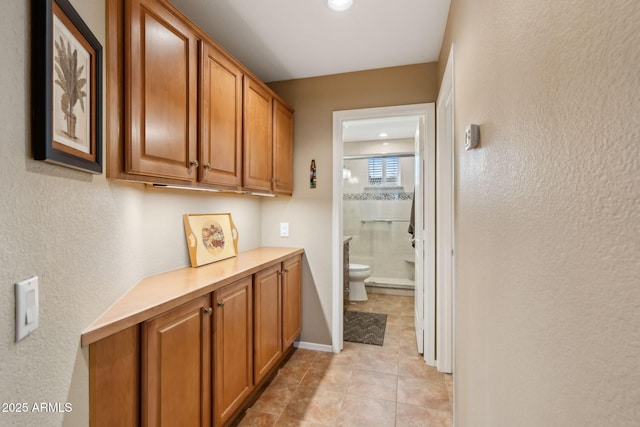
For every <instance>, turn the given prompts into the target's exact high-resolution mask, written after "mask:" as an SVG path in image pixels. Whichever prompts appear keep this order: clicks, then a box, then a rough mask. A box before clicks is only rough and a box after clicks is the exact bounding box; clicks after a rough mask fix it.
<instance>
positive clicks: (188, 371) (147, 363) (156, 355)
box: [141, 295, 211, 426]
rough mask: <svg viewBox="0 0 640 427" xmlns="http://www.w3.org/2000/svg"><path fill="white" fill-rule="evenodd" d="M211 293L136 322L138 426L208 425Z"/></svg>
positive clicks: (209, 415)
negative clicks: (139, 374)
mask: <svg viewBox="0 0 640 427" xmlns="http://www.w3.org/2000/svg"><path fill="white" fill-rule="evenodd" d="M210 313H211V298H210V296H209V295H206V296H203V297H200V298H198V299H196V300H194V301H192V302H190V303H187V304H185V305H182V306H180V307H178V308H176V309H174V310H172V311H169V312H168V313H165V314H162V315H160V316H158V317H155V318H153V319H151V320H148V321H146V322H144V323H143V325H142V381H141V383H142V402H141V403H142V411H141V419H142V425H143V426H159V425H175V426H209V425H210V424H211V380H210V378H211V314H210Z"/></svg>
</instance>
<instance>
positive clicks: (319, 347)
mask: <svg viewBox="0 0 640 427" xmlns="http://www.w3.org/2000/svg"><path fill="white" fill-rule="evenodd" d="M293 346H294V347H295V348H302V349H305V350H315V351H324V352H327V353H332V352H333V347H331V346H330V345H326V344H316V343H313V342H304V341H296V342H294V343H293Z"/></svg>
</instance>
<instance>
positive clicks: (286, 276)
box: [282, 256, 302, 348]
mask: <svg viewBox="0 0 640 427" xmlns="http://www.w3.org/2000/svg"><path fill="white" fill-rule="evenodd" d="M301 330H302V257H301V256H296V257H293V258H289V259H288V260H285V261H284V262H283V263H282V340H283V343H282V347H283V348H289V346H291V345H293V342H294V341H295V340H296V338H298V335H300V331H301Z"/></svg>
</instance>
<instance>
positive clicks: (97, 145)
mask: <svg viewBox="0 0 640 427" xmlns="http://www.w3.org/2000/svg"><path fill="white" fill-rule="evenodd" d="M31 18H32V19H31V37H32V43H31V47H32V52H31V103H32V108H31V129H32V132H31V135H32V141H31V142H32V144H31V145H32V150H33V157H34V159H35V160H44V161H47V162H51V163H56V164H59V165H62V166H66V167H70V168H74V169H78V170H82V171H86V172H90V173H94V174H101V173H102V46H101V45H100V43H99V42H98V39H96V37H95V36H94V35H93V33H92V32H91V30H90V29H89V27H88V26H87V25H86V24H85V22H84V21H83V20H82V18H81V17H80V15H79V14H78V12H76V10H75V9H74V8H73V6H72V5H71V3H69V1H68V0H32V1H31Z"/></svg>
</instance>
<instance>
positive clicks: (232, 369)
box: [213, 277, 253, 426]
mask: <svg viewBox="0 0 640 427" xmlns="http://www.w3.org/2000/svg"><path fill="white" fill-rule="evenodd" d="M213 300H214V313H215V317H214V336H215V345H214V357H213V364H214V367H215V368H214V369H215V371H214V378H213V382H214V390H213V394H214V425H216V426H222V425H224V423H226V422H227V421H228V420H229V418H230V417H231V416H232V415H233V414H234V412H235V410H236V409H238V408H239V407H240V405H242V403H243V402H244V400H245V399H246V398H247V397H248V396H249V394H250V393H251V391H252V390H253V370H252V367H253V342H252V338H253V335H252V319H253V316H252V307H253V302H252V286H251V277H247V278H245V279H242V280H240V281H238V282H235V283H234V284H231V285H229V286H225V287H223V288H221V289H219V290H217V291H215V292H214V293H213Z"/></svg>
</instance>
